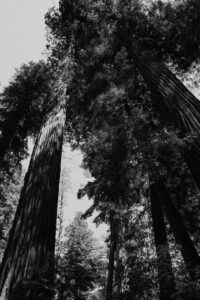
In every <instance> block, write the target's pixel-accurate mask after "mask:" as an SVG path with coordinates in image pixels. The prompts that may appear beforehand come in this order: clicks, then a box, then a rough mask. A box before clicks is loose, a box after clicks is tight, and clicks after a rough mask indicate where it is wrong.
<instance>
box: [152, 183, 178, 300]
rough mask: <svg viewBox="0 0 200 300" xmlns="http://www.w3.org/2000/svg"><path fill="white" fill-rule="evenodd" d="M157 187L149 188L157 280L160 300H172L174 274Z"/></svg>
mask: <svg viewBox="0 0 200 300" xmlns="http://www.w3.org/2000/svg"><path fill="white" fill-rule="evenodd" d="M159 196H160V195H159V192H158V190H157V185H156V184H152V185H151V186H150V202H151V214H152V220H153V231H154V237H155V246H156V254H157V262H158V280H159V288H160V300H170V299H173V292H174V287H175V283H174V274H173V269H172V262H171V257H170V253H169V245H168V241H167V233H166V228H165V221H164V218H163V212H162V207H161V203H160V198H159Z"/></svg>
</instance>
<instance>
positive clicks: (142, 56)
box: [129, 43, 200, 188]
mask: <svg viewBox="0 0 200 300" xmlns="http://www.w3.org/2000/svg"><path fill="white" fill-rule="evenodd" d="M129 50H130V52H131V54H132V56H133V58H134V60H135V63H136V65H137V67H138V69H139V72H140V73H141V75H142V76H143V78H144V80H145V81H146V84H147V86H148V88H149V89H150V90H151V92H152V93H153V96H154V99H155V101H156V104H157V107H158V108H159V110H160V112H161V114H162V115H163V116H164V117H165V118H166V119H168V120H170V121H172V122H173V124H176V126H177V127H178V128H179V129H180V130H181V133H182V135H183V136H184V135H186V134H190V135H191V141H190V142H189V145H188V149H186V150H185V151H184V157H185V160H186V162H187V164H188V167H189V168H190V170H191V173H192V175H193V178H194V180H195V182H196V184H197V185H198V187H199V188H200V142H199V132H200V102H199V100H198V99H197V98H196V97H195V96H194V95H193V94H192V93H191V92H190V91H189V90H188V89H187V88H186V87H185V86H184V85H183V84H182V83H181V81H180V80H178V79H177V78H176V77H175V75H173V73H172V72H171V71H169V69H168V68H167V67H166V66H165V65H164V64H163V63H161V62H159V61H158V60H156V58H155V56H154V55H153V54H152V53H150V52H149V51H145V50H144V49H143V48H142V47H141V46H139V44H138V43H133V45H132V46H131V47H130V49H129Z"/></svg>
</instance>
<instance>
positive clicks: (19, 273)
mask: <svg viewBox="0 0 200 300" xmlns="http://www.w3.org/2000/svg"><path fill="white" fill-rule="evenodd" d="M56 96H57V103H58V104H57V106H56V107H55V109H54V110H53V111H52V113H51V114H50V115H49V117H48V119H47V121H46V123H45V124H44V126H42V129H41V131H40V133H39V135H38V138H37V140H36V143H35V147H34V151H33V154H32V158H31V162H30V165H29V170H28V173H27V175H26V177H25V181H24V187H23V189H22V192H21V196H20V200H19V205H18V208H17V212H16V215H15V219H14V222H13V226H12V229H11V231H10V236H9V241H8V245H7V248H6V251H5V254H4V258H3V262H2V265H1V269H0V291H1V296H0V299H1V300H7V299H9V300H36V299H39V297H42V295H43V297H46V298H41V299H51V298H52V294H53V293H52V289H51V288H50V286H51V284H52V283H53V280H54V248H55V230H56V217H57V200H58V189H59V176H60V163H61V152H62V139H63V129H64V125H65V115H66V113H65V103H66V89H65V85H64V84H63V85H62V82H61V81H59V80H58V86H57V95H56Z"/></svg>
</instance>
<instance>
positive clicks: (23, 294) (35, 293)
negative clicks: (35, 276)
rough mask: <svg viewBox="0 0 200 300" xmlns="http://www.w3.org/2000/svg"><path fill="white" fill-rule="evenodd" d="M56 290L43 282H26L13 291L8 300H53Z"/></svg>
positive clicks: (19, 284)
mask: <svg viewBox="0 0 200 300" xmlns="http://www.w3.org/2000/svg"><path fill="white" fill-rule="evenodd" d="M54 294H55V289H53V288H52V287H49V286H47V285H46V284H44V283H43V282H41V281H36V280H26V281H25V280H24V281H23V282H19V283H18V284H17V286H16V287H15V288H14V289H13V292H12V294H11V295H10V297H9V298H8V300H52V299H53V297H54Z"/></svg>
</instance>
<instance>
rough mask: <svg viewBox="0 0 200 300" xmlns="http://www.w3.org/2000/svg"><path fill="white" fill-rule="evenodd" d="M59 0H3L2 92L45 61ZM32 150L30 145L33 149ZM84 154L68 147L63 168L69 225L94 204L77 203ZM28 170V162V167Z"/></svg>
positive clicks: (0, 19) (100, 230) (0, 8)
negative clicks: (50, 20)
mask: <svg viewBox="0 0 200 300" xmlns="http://www.w3.org/2000/svg"><path fill="white" fill-rule="evenodd" d="M57 3H58V0H0V45H1V46H0V82H1V89H2V87H3V86H5V85H7V84H8V82H9V80H10V79H11V78H12V76H13V75H14V72H15V68H19V67H20V66H21V64H23V63H28V62H29V61H38V60H39V59H42V58H44V57H43V55H42V53H43V52H44V50H45V44H46V39H45V24H44V15H45V13H46V12H47V10H48V8H50V7H52V6H53V5H55V4H57ZM31 148H32V146H31V143H30V149H31ZM81 160H82V157H81V154H80V153H79V152H78V151H75V152H72V151H70V149H69V147H65V149H64V155H63V158H62V168H65V169H66V171H67V173H68V180H69V182H68V184H69V185H70V186H71V187H70V188H69V189H68V190H67V192H66V194H65V200H66V201H65V203H66V206H65V210H64V212H65V216H64V217H65V224H68V223H69V222H70V221H71V220H72V219H73V218H74V216H75V213H76V212H77V211H85V210H86V209H87V208H88V207H89V206H90V205H91V204H92V202H91V201H88V199H87V198H84V200H77V197H76V193H77V191H78V189H79V187H80V186H81V185H83V184H85V183H86V182H87V180H88V179H87V178H86V177H85V176H84V170H82V169H81V168H80V165H81ZM27 167H28V160H26V161H25V162H24V168H27ZM88 224H89V226H90V227H91V228H92V229H93V230H94V231H95V234H96V235H97V236H100V235H101V234H102V233H104V232H105V231H106V227H105V226H100V227H99V228H98V229H96V227H95V226H94V224H92V218H90V220H88Z"/></svg>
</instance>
